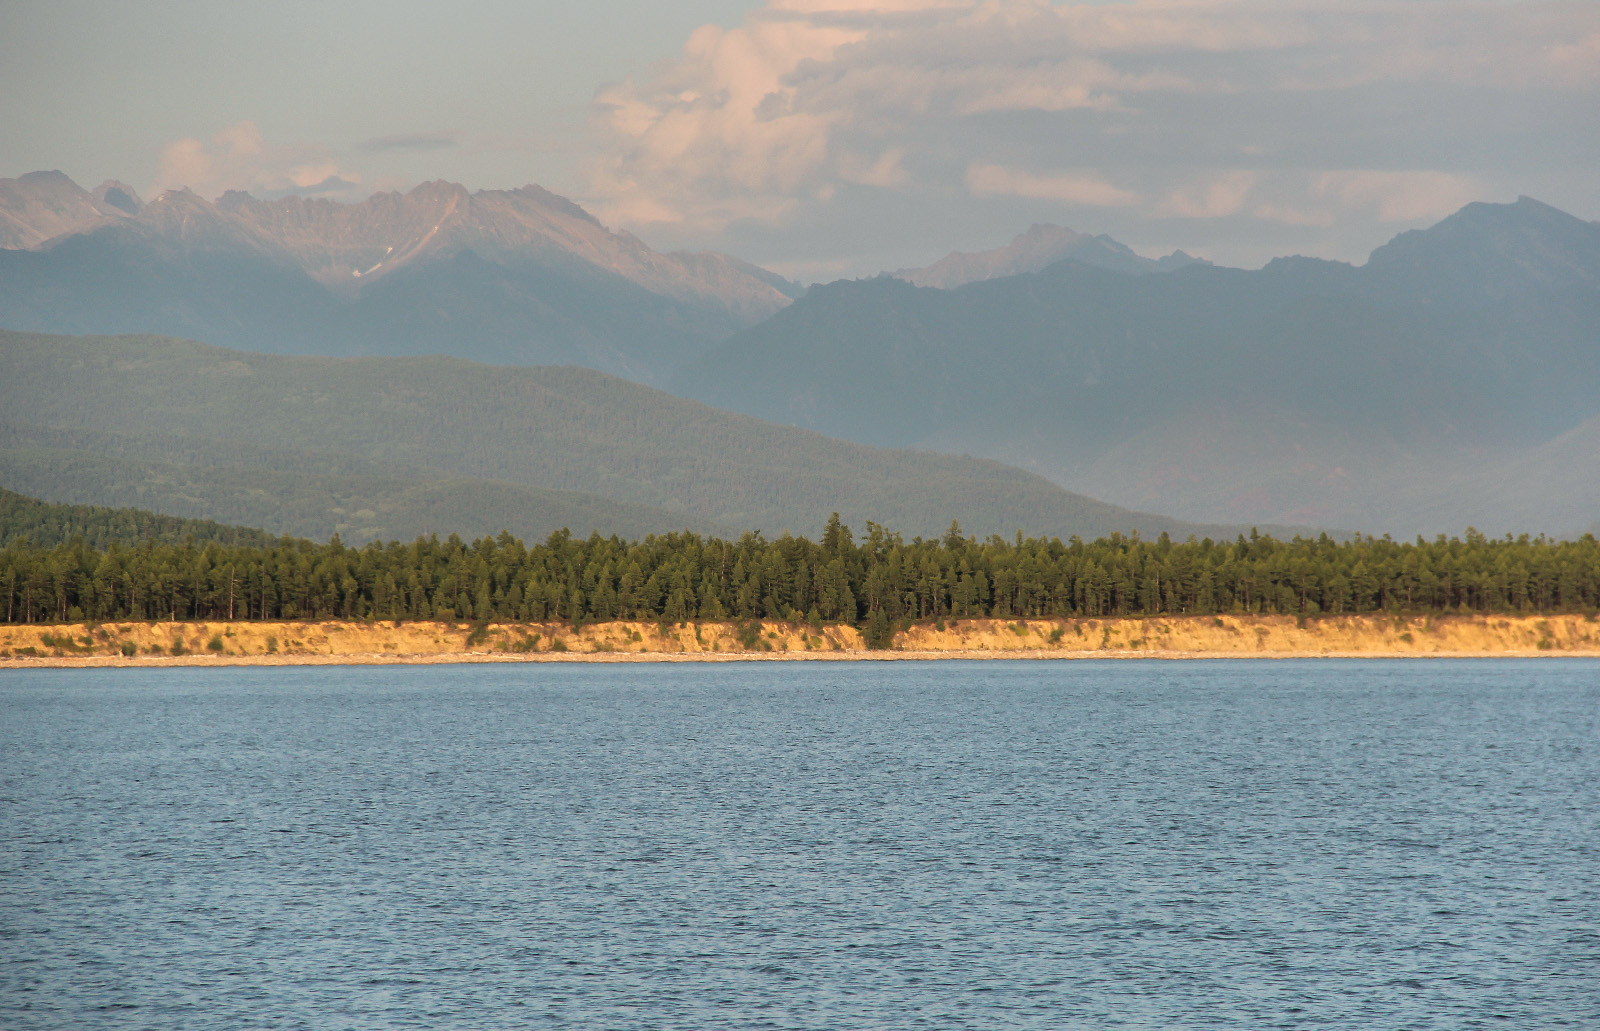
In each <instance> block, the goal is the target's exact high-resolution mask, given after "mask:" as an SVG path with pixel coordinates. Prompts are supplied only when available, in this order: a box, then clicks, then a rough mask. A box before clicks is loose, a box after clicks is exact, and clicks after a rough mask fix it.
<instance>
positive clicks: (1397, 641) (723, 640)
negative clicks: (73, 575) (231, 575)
mask: <svg viewBox="0 0 1600 1031" xmlns="http://www.w3.org/2000/svg"><path fill="white" fill-rule="evenodd" d="M1540 655H1600V620H1597V618H1596V616H1595V615H1593V614H1589V615H1560V616H1510V615H1505V616H1502V615H1460V616H1439V615H1433V616H1411V617H1406V616H1379V615H1363V616H1327V617H1320V618H1307V619H1296V618H1295V617H1293V616H1236V615H1222V616H1171V617H1149V618H1140V619H1026V620H1006V619H962V620H944V621H940V622H936V623H926V624H918V625H916V626H913V627H911V628H910V629H908V630H905V631H903V632H901V633H899V634H896V635H895V640H894V645H893V647H892V648H890V649H885V650H869V649H868V648H867V646H866V641H865V640H864V639H863V638H862V636H861V634H860V632H859V631H857V630H856V629H855V628H854V627H849V626H839V625H834V626H825V627H820V628H819V627H815V626H809V625H806V624H794V623H783V622H773V621H767V622H762V623H734V622H687V623H646V622H633V621H626V622H611V623H592V624H588V625H585V626H582V627H576V628H575V627H572V626H570V625H567V624H564V623H490V624H484V625H474V624H465V623H449V622H390V621H387V620H385V621H312V622H274V623H246V622H203V623H199V622H197V623H184V622H161V623H134V622H125V623H97V624H60V625H54V626H37V625H28V626H3V627H0V669H3V668H8V667H9V668H19V667H30V666H31V667H37V666H237V665H249V666H271V665H308V664H317V665H322V664H340V665H343V664H380V663H407V664H409V663H437V662H683V661H699V662H707V661H711V662H715V661H730V660H738V661H747V660H751V659H778V660H784V659H787V660H802V659H809V660H824V661H826V660H874V661H883V660H895V659H985V658H1009V659H1020V658H1037V659H1072V658H1168V659H1186V658H1246V657H1254V658H1304V657H1318V656H1327V657H1420V656H1435V657H1441V658H1442V657H1488V656H1540Z"/></svg>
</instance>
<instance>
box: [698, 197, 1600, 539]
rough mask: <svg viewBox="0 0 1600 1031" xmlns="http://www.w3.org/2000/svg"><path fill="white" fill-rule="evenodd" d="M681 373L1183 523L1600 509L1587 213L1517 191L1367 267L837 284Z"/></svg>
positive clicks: (1585, 521)
mask: <svg viewBox="0 0 1600 1031" xmlns="http://www.w3.org/2000/svg"><path fill="white" fill-rule="evenodd" d="M675 383H676V389H677V390H678V391H679V392H680V393H683V394H685V395H687V396H691V397H695V398H698V399H700V400H703V401H706V402H708V403H710V404H714V405H719V406H723V407H728V408H733V409H736V410H741V411H747V412H752V413H760V414H761V415H763V416H765V417H766V418H770V419H776V420H778V421H782V422H789V423H792V424H794V425H797V426H804V427H808V428H811V429H816V430H819V431H821V432H825V433H829V434H833V435H836V436H842V437H845V438H847V439H852V440H859V441H863V442H867V443H873V444H879V445H888V446H915V447H926V448H934V449H939V450H945V451H959V452H965V453H969V454H976V455H984V456H988V457H994V458H999V459H1001V460H1003V461H1007V462H1010V463H1012V464H1016V465H1019V466H1022V467H1023V468H1028V469H1032V470H1035V471H1037V472H1040V473H1042V474H1044V475H1046V476H1048V477H1050V478H1051V479H1054V480H1055V481H1056V482H1058V483H1061V484H1063V485H1065V486H1068V487H1070V488H1071V489H1073V490H1078V491H1083V492H1085V493H1088V494H1091V495H1093V496H1096V497H1102V498H1106V499H1109V500H1112V501H1114V502H1116V503H1118V504H1123V505H1128V506H1130V507H1136V508H1142V509H1146V510H1156V511H1163V512H1172V513H1175V514H1178V515H1179V516H1181V517H1183V518H1187V519H1193V520H1201V521H1207V522H1233V523H1237V522H1248V521H1253V520H1261V521H1271V522H1279V523H1296V524H1305V523H1311V524H1316V525H1324V526H1334V527H1345V528H1351V529H1363V530H1373V531H1378V532H1382V531H1393V532H1396V533H1403V534H1411V533H1416V532H1427V533H1433V532H1446V531H1453V532H1460V531H1461V530H1462V529H1463V528H1464V527H1465V526H1466V525H1468V524H1473V525H1476V526H1477V527H1478V528H1480V529H1483V530H1486V531H1506V530H1524V529H1526V530H1548V531H1552V532H1569V531H1573V530H1576V529H1578V528H1581V527H1586V526H1588V525H1589V524H1590V523H1592V522H1593V519H1594V516H1595V513H1600V420H1596V417H1597V416H1600V225H1596V224H1593V223H1588V222H1584V221H1582V220H1580V219H1576V218H1573V217H1572V216H1570V215H1567V214H1564V213H1562V212H1560V211H1558V210H1556V209H1554V208H1551V207H1549V206H1547V205H1544V204H1541V203H1539V202H1537V201H1534V200H1530V199H1527V198H1523V199H1522V200H1519V201H1517V202H1516V203H1514V204H1500V205H1495V204H1473V205H1469V206H1468V207H1466V208H1464V209H1463V210H1462V211H1460V212H1458V213H1457V214H1455V215H1452V216H1451V217H1449V218H1447V219H1445V220H1444V221H1442V222H1441V223H1439V224H1438V225H1436V226H1434V227H1432V228H1430V229H1427V230H1423V231H1418V232H1411V233H1406V234H1403V235H1401V236H1399V237H1397V238H1395V240H1393V241H1392V242H1390V243H1389V244H1387V245H1385V246H1384V247H1381V248H1379V249H1378V250H1377V251H1375V252H1374V253H1373V255H1372V257H1371V260H1370V261H1369V262H1368V263H1367V264H1366V265H1364V266H1359V267H1357V266H1352V265H1348V264H1344V263H1340V262H1330V261H1321V260H1317V259H1309V258H1285V259H1279V260H1277V261H1274V262H1272V263H1271V264H1269V265H1267V266H1266V267H1265V268H1263V269H1261V270H1259V271H1253V272H1251V271H1243V270H1239V269H1227V268H1217V267H1209V266H1205V265H1191V266H1189V267H1184V268H1179V269H1177V270H1175V271H1172V272H1169V273H1164V274H1155V275H1129V274H1127V273H1125V272H1116V271H1110V270H1107V269H1105V268H1097V267H1092V266H1090V265H1087V264H1084V263H1082V262H1078V261H1073V260H1068V261H1065V262H1059V263H1056V264H1054V265H1052V266H1051V267H1049V268H1047V269H1046V270H1044V271H1042V272H1039V273H1034V274H1029V275H1020V276H1011V277H1005V278H999V279H994V280H989V281H985V282H974V283H970V284H968V285H966V286H962V287H960V288H958V289H954V290H934V289H923V288H918V287H915V286H912V285H911V284H909V283H906V282H902V281H900V280H896V279H890V278H884V277H880V278H878V279H873V280H865V281H859V282H840V283H834V284H831V285H828V286H822V287H817V288H814V289H813V290H812V291H811V292H810V294H809V295H808V296H806V297H805V298H803V299H802V300H800V301H798V302H796V303H795V304H794V305H793V306H791V307H790V308H788V309H786V310H784V311H782V312H780V313H778V314H777V315H776V316H774V317H773V318H772V319H771V320H769V321H768V322H766V323H763V324H762V325H759V326H756V327H754V328H752V329H749V330H746V331H744V332H742V333H740V334H739V335H737V336H735V337H733V338H732V339H731V340H729V341H728V342H726V343H725V344H723V345H721V346H719V347H718V348H717V349H716V350H715V351H713V352H712V353H711V354H710V355H708V356H707V357H705V358H704V359H701V360H699V361H697V362H694V363H692V364H691V365H689V366H687V367H686V368H685V369H684V370H682V371H681V372H680V374H679V376H678V377H677V379H676V380H675Z"/></svg>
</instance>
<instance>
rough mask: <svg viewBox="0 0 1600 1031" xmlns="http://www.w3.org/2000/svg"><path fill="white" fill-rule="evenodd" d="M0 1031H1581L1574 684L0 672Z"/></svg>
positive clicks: (1450, 667) (1289, 669) (1591, 907)
mask: <svg viewBox="0 0 1600 1031" xmlns="http://www.w3.org/2000/svg"><path fill="white" fill-rule="evenodd" d="M0 1027H5V1028H10V1029H34V1028H50V1029H58V1028H102V1027H103V1028H146V1027H148V1028H219V1029H220V1028H247V1027H262V1028H299V1027H306V1028H330V1029H334V1028H338V1029H342V1028H387V1027H407V1028H410V1027H415V1028H539V1027H573V1028H916V1027H927V1028H941V1029H944V1028H1097V1029H1098V1028H1206V1027H1228V1028H1276V1027H1285V1028H1316V1027H1328V1028H1341V1029H1347V1028H1451V1029H1455V1028H1472V1027H1506V1028H1549V1027H1585V1028H1594V1027H1600V664H1596V663H1593V662H1584V661H1567V660H1559V659H1552V660H1533V661H1505V662H1488V661H1484V662H1440V661H1411V662H1407V661H1390V662H1351V661H1343V662H1270V661H1260V662H1239V663H1233V662H1215V663H1213V662H1189V663H1174V662H1120V663H1089V662H1052V663H1046V662H1017V663H1010V662H1007V663H999V662H987V663H980V662H946V663H848V664H846V663H840V664H832V663H828V664H823V663H741V664H727V665H623V666H579V665H572V666H562V665H542V664H541V665H512V666H434V667H403V668H394V667H391V668H382V667H366V668H360V667H352V668H339V667H322V668H276V669H257V670H246V669H215V670H200V669H183V670H177V669H169V670H137V671H130V670H106V671H92V670H63V671H34V672H16V671H13V672H9V673H0Z"/></svg>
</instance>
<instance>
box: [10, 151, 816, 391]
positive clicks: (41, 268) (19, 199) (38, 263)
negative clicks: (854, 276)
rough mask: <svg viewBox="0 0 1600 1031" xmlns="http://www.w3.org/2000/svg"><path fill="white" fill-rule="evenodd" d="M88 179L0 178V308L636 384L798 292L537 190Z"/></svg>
mask: <svg viewBox="0 0 1600 1031" xmlns="http://www.w3.org/2000/svg"><path fill="white" fill-rule="evenodd" d="M8 189H9V190H10V192H9V193H7V192H6V190H8ZM100 192H101V198H100V199H96V197H95V196H91V195H90V194H87V193H85V192H84V191H82V190H81V189H79V188H78V187H77V186H76V185H74V184H72V183H71V181H70V180H68V179H67V178H66V177H65V176H62V175H60V173H48V174H46V173H38V174H30V175H28V176H23V177H22V178H21V179H18V180H7V181H5V183H0V215H5V214H7V213H11V214H12V215H14V218H13V221H14V222H15V225H14V226H11V227H10V229H9V230H7V229H6V228H5V226H3V225H0V235H4V240H6V241H9V242H10V243H11V244H12V245H13V246H11V247H10V248H9V249H4V250H0V324H3V325H4V326H6V327H7V328H11V329H21V330H33V331H43V332H70V333H121V332H141V333H161V334H170V335H182V336H189V337H195V338H200V339H206V340H211V341H215V342H218V343H222V344H227V345H231V346H236V347H246V348H250V349H255V350H264V351H272V352H277V353H288V354H295V353H300V354H305V353H317V354H343V355H350V354H438V353H450V354H456V355H459V356H465V357H471V358H475V359H480V360H490V361H496V362H502V363H507V364H524V365H536V364H547V363H567V362H570V363H577V364H582V365H586V366H589V367H592V368H599V369H604V370H608V371H612V372H616V373H619V374H622V375H627V376H629V377H632V378H634V379H638V380H641V381H649V380H658V379H661V378H663V377H664V376H665V375H666V372H667V370H669V369H670V368H672V367H673V366H675V365H676V364H678V363H680V362H682V361H684V360H685V359H687V358H689V357H691V356H692V355H694V354H696V353H699V352H700V351H702V350H704V349H705V348H706V347H707V346H708V345H709V344H711V343H713V342H715V341H717V340H720V339H723V338H725V337H727V336H728V335H729V334H731V333H733V332H734V331H735V330H737V329H739V328H741V327H744V326H748V325H751V324H753V323H755V322H758V321H760V320H761V319H763V318H765V317H767V316H768V315H770V314H772V313H773V312H775V311H777V310H779V309H780V308H782V307H784V306H785V305H787V304H788V303H789V301H790V298H791V296H792V295H794V294H795V293H796V292H797V291H796V289H795V288H794V287H793V285H792V284H789V283H787V282H786V281H784V280H782V279H781V278H779V277H777V276H774V275H773V274H772V273H769V272H766V271H765V270H762V269H757V268H755V267H754V266H750V265H748V264H746V263H744V262H740V261H738V260H736V259H732V258H728V257H726V256H724V255H720V254H710V253H707V254H660V253H657V252H655V251H653V250H651V249H650V248H649V247H647V246H645V245H644V244H643V243H642V242H640V241H639V240H638V239H636V238H634V237H632V236H630V235H628V234H626V233H613V232H611V231H609V230H607V229H606V228H605V227H604V226H602V225H600V223H599V222H597V221H595V219H594V218H593V217H592V216H590V215H589V214H588V213H587V212H585V211H584V210H583V209H582V208H580V207H578V206H577V205H576V204H573V203H572V202H571V201H568V200H565V199H564V198H561V197H558V196H556V195H555V194H552V193H549V192H548V191H545V190H543V189H540V188H539V187H537V186H527V187H523V188H522V189H519V190H485V191H479V192H477V193H472V192H469V191H467V190H466V189H465V188H463V187H461V186H457V185H455V184H451V183H442V182H435V183H425V184H423V185H422V186H419V187H417V188H416V189H414V190H412V191H410V192H409V193H406V194H398V193H383V194H378V195H376V196H373V197H371V198H369V199H367V200H366V201H363V202H361V203H359V204H340V203H336V202H333V201H329V200H309V199H303V198H295V197H285V198H280V199H277V200H272V201H264V200H257V199H255V198H253V197H250V196H249V195H247V194H242V193H229V194H225V195H224V196H223V197H222V198H220V199H219V200H218V201H217V203H215V204H213V203H210V202H208V201H205V200H204V199H202V198H200V197H198V196H196V195H194V194H193V193H190V192H188V191H176V192H169V193H167V194H164V195H162V196H161V197H158V198H156V199H155V200H154V201H152V202H151V203H149V204H145V205H140V204H139V203H138V202H137V198H134V197H132V196H131V194H130V193H129V192H128V191H126V190H124V189H122V188H120V187H119V185H118V184H106V186H104V187H102V190H101V191H100ZM123 201H126V204H124V203H123ZM56 208H59V209H60V212H59V213H58V215H55V216H50V217H46V216H48V215H50V212H51V211H54V210H55V209H56ZM52 218H53V221H52ZM47 232H57V235H55V236H53V237H51V238H50V239H48V240H44V241H42V242H41V241H40V240H39V239H37V238H38V237H39V236H40V234H43V233H47ZM24 248H25V249H24Z"/></svg>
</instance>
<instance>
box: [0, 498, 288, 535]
mask: <svg viewBox="0 0 1600 1031" xmlns="http://www.w3.org/2000/svg"><path fill="white" fill-rule="evenodd" d="M77 537H81V538H83V540H84V542H85V543H87V544H88V545H89V546H90V547H91V548H97V549H101V550H104V549H105V548H107V547H109V546H110V545H111V544H112V543H113V542H115V543H117V544H122V545H125V546H135V545H138V544H142V543H144V542H146V541H150V542H154V543H158V544H183V543H184V542H185V541H193V542H195V543H196V544H206V543H209V542H213V541H214V542H216V543H218V544H226V545H230V546H236V547H261V546H262V545H265V544H267V543H268V542H269V541H271V539H272V537H271V535H270V534H267V533H263V532H262V531H260V530H252V529H249V528H248V527H243V526H225V525H223V524H221V523H215V522H212V521H211V520H209V519H179V518H177V517H175V516H166V515H157V514H156V513H154V512H147V511H145V510H143V509H138V508H106V507H102V506H97V505H52V504H50V503H49V502H47V501H40V500H39V499H38V498H30V497H28V496H27V495H25V494H18V493H16V492H14V491H9V490H5V489H4V488H0V548H4V547H6V546H7V545H9V544H13V543H15V542H17V541H27V542H28V543H29V544H32V545H34V546H35V547H40V548H53V547H55V546H56V545H58V544H66V543H67V542H69V541H71V540H73V539H74V538H77Z"/></svg>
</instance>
